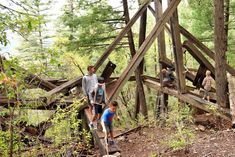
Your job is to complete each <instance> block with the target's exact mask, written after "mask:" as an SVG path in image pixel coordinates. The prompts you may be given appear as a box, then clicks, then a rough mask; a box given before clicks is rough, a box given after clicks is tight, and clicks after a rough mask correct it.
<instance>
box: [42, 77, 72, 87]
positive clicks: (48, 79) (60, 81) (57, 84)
mask: <svg viewBox="0 0 235 157" xmlns="http://www.w3.org/2000/svg"><path fill="white" fill-rule="evenodd" d="M44 80H45V81H48V82H50V83H52V84H54V85H56V86H60V85H61V84H64V83H65V82H68V81H69V80H67V79H56V78H47V79H44Z"/></svg>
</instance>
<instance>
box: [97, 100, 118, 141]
mask: <svg viewBox="0 0 235 157" xmlns="http://www.w3.org/2000/svg"><path fill="white" fill-rule="evenodd" d="M117 106H118V103H117V101H112V102H111V103H110V104H109V108H107V109H106V110H105V111H104V113H103V115H102V117H101V125H102V128H103V132H104V133H105V139H108V135H110V138H111V140H110V141H109V144H110V145H113V144H114V137H113V126H112V120H113V118H114V116H115V115H116V110H117ZM117 118H118V117H117Z"/></svg>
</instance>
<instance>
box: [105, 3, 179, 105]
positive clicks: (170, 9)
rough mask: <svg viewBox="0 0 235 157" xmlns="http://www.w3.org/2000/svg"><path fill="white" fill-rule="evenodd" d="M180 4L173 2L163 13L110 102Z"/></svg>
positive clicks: (119, 82) (124, 73) (118, 84)
mask: <svg viewBox="0 0 235 157" xmlns="http://www.w3.org/2000/svg"><path fill="white" fill-rule="evenodd" d="M179 3H180V0H175V1H172V2H171V4H170V5H169V7H168V8H167V9H166V11H165V12H164V13H163V16H162V17H161V18H160V19H159V20H158V22H157V23H156V25H155V26H154V28H153V30H152V31H151V33H150V34H149V35H148V37H147V38H146V40H145V41H144V43H143V44H142V45H141V47H140V48H139V50H138V53H136V54H135V56H134V57H133V59H132V60H131V61H130V63H129V65H128V67H127V68H126V69H125V71H124V72H123V73H122V74H121V76H120V78H119V79H118V82H117V84H116V86H115V88H114V89H113V90H112V91H111V93H110V96H109V99H110V100H112V99H113V98H114V97H115V95H116V94H117V93H119V91H120V90H121V88H122V87H123V86H124V84H125V83H126V82H127V80H128V79H129V77H130V75H131V74H132V73H133V72H134V70H135V69H136V68H137V66H138V65H139V63H140V62H141V61H142V59H143V57H144V55H145V53H146V52H147V50H148V49H149V48H150V46H151V45H152V43H153V42H154V41H155V39H156V37H157V36H158V35H159V34H160V32H161V30H162V29H163V27H164V25H165V23H166V22H167V21H168V20H169V18H170V16H172V14H173V12H174V11H175V9H176V8H177V6H178V4H179Z"/></svg>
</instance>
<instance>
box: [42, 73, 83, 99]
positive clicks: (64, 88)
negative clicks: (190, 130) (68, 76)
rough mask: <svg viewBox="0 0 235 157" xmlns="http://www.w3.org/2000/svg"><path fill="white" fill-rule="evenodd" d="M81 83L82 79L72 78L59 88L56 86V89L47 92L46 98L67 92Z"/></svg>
mask: <svg viewBox="0 0 235 157" xmlns="http://www.w3.org/2000/svg"><path fill="white" fill-rule="evenodd" d="M81 83H82V77H77V78H74V79H72V80H70V81H68V82H66V83H64V84H62V85H60V86H57V87H56V88H54V89H52V90H51V91H49V92H47V94H46V97H47V98H50V97H51V96H52V95H54V94H56V93H59V92H64V93H65V92H68V91H69V90H70V89H71V88H73V87H75V86H77V85H79V84H80V85H81Z"/></svg>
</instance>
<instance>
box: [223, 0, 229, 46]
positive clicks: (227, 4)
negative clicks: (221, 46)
mask: <svg viewBox="0 0 235 157" xmlns="http://www.w3.org/2000/svg"><path fill="white" fill-rule="evenodd" d="M229 4H230V0H225V13H224V20H225V21H224V22H225V23H224V31H225V48H226V49H225V51H227V50H228V29H229V25H228V24H229V15H230V14H229V7H230V5H229Z"/></svg>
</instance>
